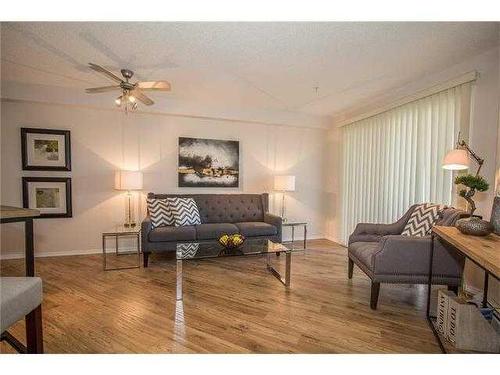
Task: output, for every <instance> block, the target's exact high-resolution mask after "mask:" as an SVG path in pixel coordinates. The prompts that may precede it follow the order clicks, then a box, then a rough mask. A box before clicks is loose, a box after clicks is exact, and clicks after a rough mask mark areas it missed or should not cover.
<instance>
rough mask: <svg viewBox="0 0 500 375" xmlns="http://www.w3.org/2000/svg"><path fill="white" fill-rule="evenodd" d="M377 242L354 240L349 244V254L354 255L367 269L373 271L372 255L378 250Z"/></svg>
mask: <svg viewBox="0 0 500 375" xmlns="http://www.w3.org/2000/svg"><path fill="white" fill-rule="evenodd" d="M379 249H380V245H379V243H378V242H354V243H353V244H351V245H350V246H349V256H354V257H355V258H356V259H357V260H358V261H359V262H361V263H363V264H364V265H365V266H366V267H367V268H368V269H369V270H372V271H373V256H374V255H375V254H376V253H377V252H378V251H379Z"/></svg>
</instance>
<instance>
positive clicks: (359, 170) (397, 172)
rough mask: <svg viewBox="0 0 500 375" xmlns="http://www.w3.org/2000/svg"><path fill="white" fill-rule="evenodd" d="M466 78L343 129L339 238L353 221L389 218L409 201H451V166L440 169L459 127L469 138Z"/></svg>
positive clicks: (349, 230) (385, 220)
mask: <svg viewBox="0 0 500 375" xmlns="http://www.w3.org/2000/svg"><path fill="white" fill-rule="evenodd" d="M470 101H471V83H466V84H462V85H460V86H456V87H453V88H450V89H448V90H445V91H442V92H439V93H437V94H434V95H431V96H428V97H425V98H423V99H419V100H416V101H414V102H411V103H408V104H404V105H401V106H399V107H396V108H393V109H391V110H388V111H386V112H383V113H380V114H378V115H375V116H372V117H369V118H367V119H363V120H360V121H357V122H354V123H352V124H350V125H346V126H344V127H343V128H342V139H343V179H342V181H343V186H342V198H343V199H342V205H343V207H342V210H343V215H342V216H343V220H342V223H343V228H342V240H343V242H344V243H347V240H348V237H349V235H350V234H351V233H352V231H353V230H354V227H355V226H356V224H357V223H360V222H371V223H389V222H393V221H395V220H396V219H398V218H399V217H400V216H401V215H402V214H403V213H404V212H405V211H406V210H407V209H408V207H409V206H410V205H412V204H414V203H421V202H435V203H443V204H452V203H453V202H454V199H453V194H452V191H453V182H452V173H451V171H446V170H444V169H442V168H441V161H442V159H443V157H444V155H445V153H446V152H447V151H448V150H450V149H451V148H453V147H454V145H455V143H456V140H457V135H458V132H459V131H460V132H461V133H462V136H463V138H464V139H467V137H468V128H469V118H470Z"/></svg>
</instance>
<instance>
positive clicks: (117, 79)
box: [89, 63, 122, 83]
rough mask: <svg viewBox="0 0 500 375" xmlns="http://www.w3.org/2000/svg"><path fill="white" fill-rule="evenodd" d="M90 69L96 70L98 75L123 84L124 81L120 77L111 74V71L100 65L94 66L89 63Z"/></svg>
mask: <svg viewBox="0 0 500 375" xmlns="http://www.w3.org/2000/svg"><path fill="white" fill-rule="evenodd" d="M89 67H90V69H93V70H95V71H96V72H98V73H102V74H104V75H105V76H107V77H108V78H111V79H112V80H113V81H116V82H118V83H121V82H122V79H121V78H120V77H118V76H117V75H115V74H113V73H111V72H110V71H109V70H107V69H104V68H103V67H102V66H100V65H97V64H93V63H89Z"/></svg>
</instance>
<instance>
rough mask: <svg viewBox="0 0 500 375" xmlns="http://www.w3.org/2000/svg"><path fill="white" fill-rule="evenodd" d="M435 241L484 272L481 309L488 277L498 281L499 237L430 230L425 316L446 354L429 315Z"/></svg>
mask: <svg viewBox="0 0 500 375" xmlns="http://www.w3.org/2000/svg"><path fill="white" fill-rule="evenodd" d="M435 241H444V242H446V243H448V244H449V245H451V246H452V247H453V248H454V249H455V250H456V251H458V252H459V253H460V254H461V255H463V256H464V257H466V258H467V259H469V260H471V261H472V262H473V263H474V264H476V265H477V266H478V267H480V268H482V269H483V270H484V272H485V274H484V287H483V290H484V292H483V301H482V304H483V307H486V306H487V304H488V279H489V276H492V277H494V278H495V279H497V280H500V236H497V235H496V234H493V233H492V234H490V235H488V236H485V237H476V236H469V235H465V234H463V233H461V232H460V231H459V230H458V229H457V228H455V227H445V226H434V227H433V229H432V233H431V252H430V259H429V278H428V285H427V309H426V316H427V321H428V322H429V325H430V327H431V329H432V332H433V333H434V336H435V337H436V339H437V341H438V343H439V347H440V348H441V351H442V352H443V353H446V350H445V347H444V345H443V343H442V341H441V336H440V334H439V333H438V332H437V330H436V327H435V326H434V322H433V317H431V315H430V304H431V288H432V282H431V281H432V268H433V264H432V260H433V257H434V243H435Z"/></svg>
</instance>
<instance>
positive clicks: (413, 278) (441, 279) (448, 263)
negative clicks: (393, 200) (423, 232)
mask: <svg viewBox="0 0 500 375" xmlns="http://www.w3.org/2000/svg"><path fill="white" fill-rule="evenodd" d="M415 207H417V205H413V206H411V207H410V208H409V209H408V211H407V212H406V213H405V214H404V215H403V217H401V218H400V219H399V220H398V221H396V222H395V223H392V224H368V223H360V224H358V225H357V226H356V228H355V229H354V232H353V233H352V235H351V236H350V237H349V246H348V257H349V265H348V275H349V279H351V278H352V274H353V268H354V264H356V265H357V266H358V267H359V268H360V269H361V270H362V271H363V272H364V273H366V274H367V275H368V277H369V278H370V279H371V281H372V284H371V299H370V307H371V308H372V309H376V308H377V301H378V295H379V290H380V283H394V284H426V283H427V281H428V274H429V258H430V248H431V240H430V235H429V236H424V237H410V236H401V233H402V231H403V229H404V227H405V225H406V222H407V221H408V219H409V218H410V216H411V213H412V212H413V210H414V209H415ZM467 216H468V215H467V213H466V212H464V211H461V210H457V209H454V208H448V209H445V210H444V211H443V213H442V216H441V218H440V219H439V220H438V221H437V223H436V225H444V226H453V225H454V224H455V221H456V220H458V219H460V218H462V217H467ZM463 266H464V258H463V257H461V256H459V255H458V254H457V253H456V251H454V250H453V249H450V248H448V247H447V245H445V244H443V243H442V242H439V241H436V243H435V252H434V260H433V267H434V269H433V274H434V276H433V279H432V282H433V284H439V285H448V287H449V288H450V289H457V287H458V285H460V280H461V276H462V270H463Z"/></svg>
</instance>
